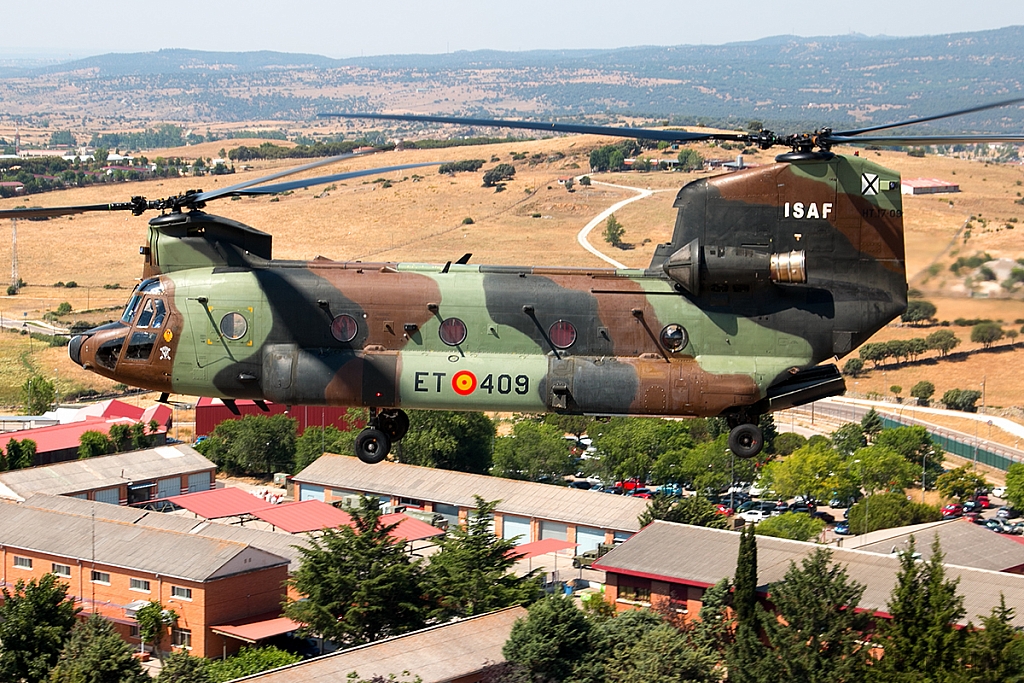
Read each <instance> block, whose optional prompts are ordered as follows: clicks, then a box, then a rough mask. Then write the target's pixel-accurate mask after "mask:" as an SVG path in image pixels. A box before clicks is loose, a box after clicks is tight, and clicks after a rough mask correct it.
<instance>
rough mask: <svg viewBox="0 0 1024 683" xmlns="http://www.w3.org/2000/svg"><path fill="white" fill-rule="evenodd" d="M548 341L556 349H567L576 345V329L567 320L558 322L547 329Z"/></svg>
mask: <svg viewBox="0 0 1024 683" xmlns="http://www.w3.org/2000/svg"><path fill="white" fill-rule="evenodd" d="M548 339H550V340H551V344H552V345H553V346H554V347H555V348H558V349H567V348H569V347H570V346H572V345H573V344H575V343H576V327H575V326H574V325H573V324H572V323H571V322H569V321H568V320H559V321H557V322H555V323H552V324H551V327H549V328H548Z"/></svg>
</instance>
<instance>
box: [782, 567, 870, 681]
mask: <svg viewBox="0 0 1024 683" xmlns="http://www.w3.org/2000/svg"><path fill="white" fill-rule="evenodd" d="M831 558H832V553H831V551H829V550H825V549H823V548H819V549H817V550H815V551H814V552H813V553H812V554H811V555H810V556H808V557H806V558H805V559H804V560H803V562H802V563H801V566H800V567H797V566H796V564H795V563H790V568H789V571H788V572H786V576H785V578H784V579H783V580H782V581H780V582H778V583H776V584H773V585H772V586H771V588H770V589H769V592H770V594H771V600H772V604H773V605H774V606H775V611H776V613H777V614H778V615H779V616H780V617H782V620H781V621H779V620H776V619H769V620H768V621H767V622H766V625H767V629H766V631H767V634H768V641H769V647H771V648H773V649H774V653H773V654H774V658H775V660H776V661H777V663H778V667H779V672H780V674H782V677H783V678H784V680H791V681H801V683H844V682H859V681H861V680H863V678H864V673H865V671H864V669H865V665H866V661H867V653H866V652H865V651H863V649H862V646H861V644H860V643H861V641H862V640H863V638H864V631H865V630H866V629H867V627H868V621H869V620H868V617H867V615H866V614H864V613H862V612H858V611H857V604H858V603H859V602H860V598H861V596H862V595H863V594H864V586H862V585H861V584H859V583H857V582H855V581H850V580H849V578H848V576H847V574H846V569H845V568H843V567H841V566H839V565H835V564H831Z"/></svg>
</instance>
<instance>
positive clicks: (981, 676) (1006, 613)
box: [966, 594, 1024, 683]
mask: <svg viewBox="0 0 1024 683" xmlns="http://www.w3.org/2000/svg"><path fill="white" fill-rule="evenodd" d="M1013 616H1014V610H1013V608H1011V607H1007V606H1006V598H1005V597H1004V596H1003V595H1002V594H1000V595H999V605H998V606H996V607H993V608H992V611H991V612H990V613H989V615H988V616H984V617H982V618H981V626H982V628H981V629H979V630H976V631H974V630H972V631H971V632H970V635H968V637H967V647H966V651H967V657H966V662H967V665H968V671H969V672H970V679H969V680H970V681H971V682H972V683H975V682H976V683H991V682H993V681H1000V683H1020V681H1024V635H1021V634H1020V633H1019V632H1018V631H1017V629H1016V628H1014V627H1013V626H1012V625H1011V622H1012V621H1013Z"/></svg>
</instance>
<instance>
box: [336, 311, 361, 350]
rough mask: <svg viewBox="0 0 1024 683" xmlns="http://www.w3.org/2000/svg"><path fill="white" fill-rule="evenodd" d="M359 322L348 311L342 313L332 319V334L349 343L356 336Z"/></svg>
mask: <svg viewBox="0 0 1024 683" xmlns="http://www.w3.org/2000/svg"><path fill="white" fill-rule="evenodd" d="M357 332H359V323H357V322H356V319H355V318H353V317H352V316H350V315H348V314H347V313H342V314H341V315H339V316H338V317H336V318H335V319H334V320H332V321H331V334H332V335H333V336H334V338H335V339H337V340H338V341H340V342H344V343H348V342H350V341H352V340H353V339H355V338H356V333H357Z"/></svg>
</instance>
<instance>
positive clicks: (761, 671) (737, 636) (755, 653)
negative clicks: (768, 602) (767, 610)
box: [725, 527, 774, 683]
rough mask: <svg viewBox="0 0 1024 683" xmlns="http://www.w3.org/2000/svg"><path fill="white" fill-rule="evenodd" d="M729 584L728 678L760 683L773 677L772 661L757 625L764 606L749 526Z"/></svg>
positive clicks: (761, 619)
mask: <svg viewBox="0 0 1024 683" xmlns="http://www.w3.org/2000/svg"><path fill="white" fill-rule="evenodd" d="M733 587H734V589H733V597H732V604H733V610H734V611H735V614H736V625H735V630H734V639H733V641H732V643H730V644H729V646H728V647H727V648H726V653H725V661H726V665H727V666H728V669H729V681H730V682H735V683H762V681H766V680H774V678H773V677H771V675H770V674H771V666H772V663H771V662H770V661H769V659H768V656H769V653H768V649H767V648H766V647H765V645H764V643H763V642H762V640H761V624H762V623H763V622H765V621H766V619H765V614H764V608H763V607H761V605H760V603H759V602H758V600H757V539H756V538H755V536H754V530H753V528H751V527H746V528H744V529H743V532H742V533H741V535H740V549H739V554H738V555H737V558H736V577H735V579H734V580H733Z"/></svg>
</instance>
